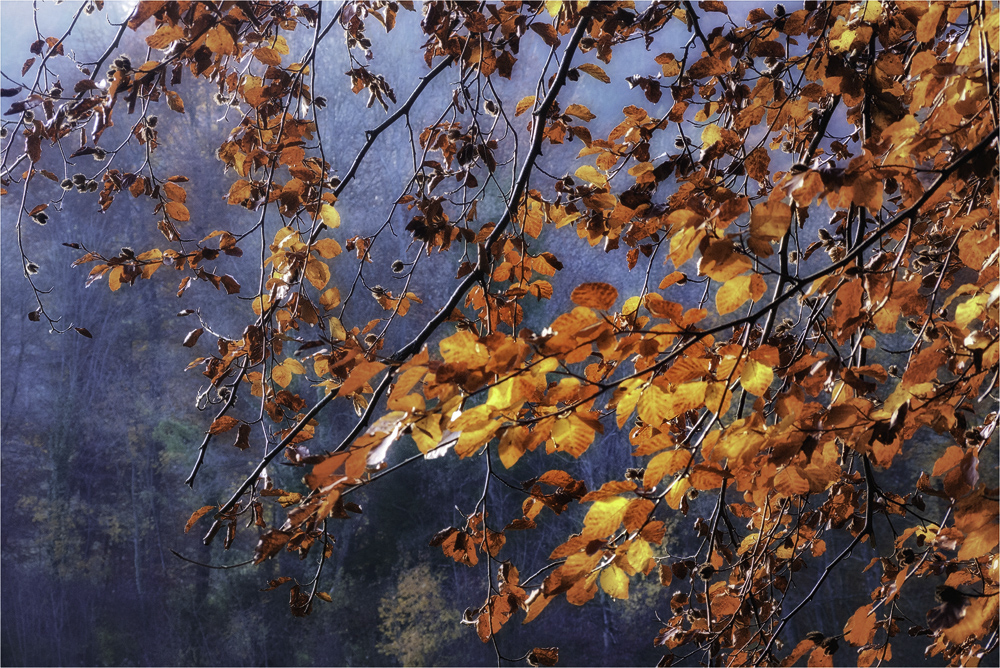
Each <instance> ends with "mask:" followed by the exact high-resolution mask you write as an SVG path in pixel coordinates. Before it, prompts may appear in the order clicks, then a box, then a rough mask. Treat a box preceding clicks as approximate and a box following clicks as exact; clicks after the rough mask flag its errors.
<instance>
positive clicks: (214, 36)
mask: <svg viewBox="0 0 1000 668" xmlns="http://www.w3.org/2000/svg"><path fill="white" fill-rule="evenodd" d="M205 46H207V47H208V48H209V49H210V50H211V51H213V52H214V53H217V54H219V55H222V56H235V55H236V42H235V41H234V40H233V35H232V33H230V32H229V29H228V28H226V27H225V26H222V25H217V26H215V27H214V28H212V29H211V30H209V31H208V34H207V35H206V36H205Z"/></svg>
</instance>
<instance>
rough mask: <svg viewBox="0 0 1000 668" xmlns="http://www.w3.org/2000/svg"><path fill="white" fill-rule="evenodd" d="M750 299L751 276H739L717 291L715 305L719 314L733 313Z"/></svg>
mask: <svg viewBox="0 0 1000 668" xmlns="http://www.w3.org/2000/svg"><path fill="white" fill-rule="evenodd" d="M749 299H750V277H749V276H737V277H736V278H731V279H729V280H728V281H726V282H725V283H723V284H722V285H721V286H720V287H719V291H718V292H716V293H715V307H716V308H717V309H718V310H719V315H726V314H727V313H732V312H733V311H735V310H736V309H738V308H739V307H741V306H743V304H745V303H746V302H747V300H749Z"/></svg>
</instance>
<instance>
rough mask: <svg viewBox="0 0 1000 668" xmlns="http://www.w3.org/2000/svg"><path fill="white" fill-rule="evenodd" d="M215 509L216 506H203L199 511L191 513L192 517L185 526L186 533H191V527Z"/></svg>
mask: <svg viewBox="0 0 1000 668" xmlns="http://www.w3.org/2000/svg"><path fill="white" fill-rule="evenodd" d="M214 509H215V506H202V507H201V508H199V509H198V510H196V511H194V512H193V513H191V517H190V518H189V519H188V521H187V524H185V525H184V533H187V532H188V531H190V530H191V527H193V526H194V525H195V523H196V522H197V521H198V520H200V519H201V518H202V517H204V516H205V515H206V514H208V511H210V510H214Z"/></svg>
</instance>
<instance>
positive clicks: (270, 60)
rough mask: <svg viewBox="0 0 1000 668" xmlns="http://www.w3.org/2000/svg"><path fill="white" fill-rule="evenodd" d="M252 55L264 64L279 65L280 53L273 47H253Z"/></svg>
mask: <svg viewBox="0 0 1000 668" xmlns="http://www.w3.org/2000/svg"><path fill="white" fill-rule="evenodd" d="M253 55H254V57H255V58H256V59H257V60H259V61H260V62H262V63H264V64H265V65H274V66H275V67H277V66H278V65H281V54H280V53H278V52H277V51H275V50H274V49H269V48H268V47H266V46H262V47H260V48H259V49H254V51H253Z"/></svg>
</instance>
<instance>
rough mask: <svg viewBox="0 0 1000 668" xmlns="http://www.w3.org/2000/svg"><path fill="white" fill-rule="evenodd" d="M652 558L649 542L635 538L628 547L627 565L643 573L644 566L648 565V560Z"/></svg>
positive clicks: (644, 570)
mask: <svg viewBox="0 0 1000 668" xmlns="http://www.w3.org/2000/svg"><path fill="white" fill-rule="evenodd" d="M652 558H653V549H652V548H651V547H649V543H647V542H646V541H644V540H642V539H638V538H637V539H636V540H635V542H634V543H632V545H631V546H630V547H629V549H628V563H629V566H631V567H632V568H634V569H635V570H637V571H641V572H643V573H645V572H646V566H648V565H649V560H650V559H652Z"/></svg>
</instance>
